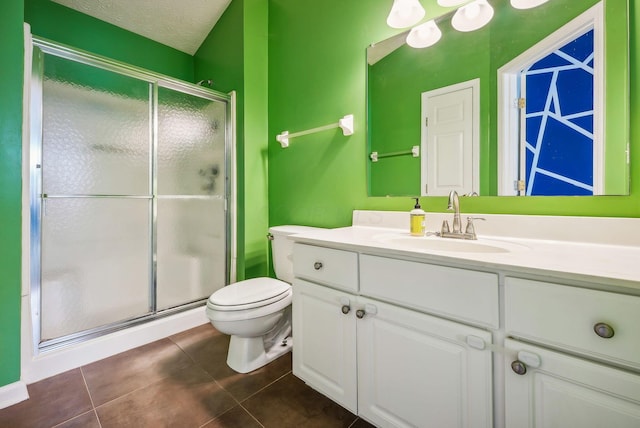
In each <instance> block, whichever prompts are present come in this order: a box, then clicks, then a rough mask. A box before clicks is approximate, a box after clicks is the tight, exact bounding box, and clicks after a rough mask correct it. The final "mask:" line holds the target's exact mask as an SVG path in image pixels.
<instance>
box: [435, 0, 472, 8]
mask: <svg viewBox="0 0 640 428" xmlns="http://www.w3.org/2000/svg"><path fill="white" fill-rule="evenodd" d="M467 1H468V0H438V5H439V6H442V7H453V6H459V5H461V4H462V3H465V2H467Z"/></svg>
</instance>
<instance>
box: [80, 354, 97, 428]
mask: <svg viewBox="0 0 640 428" xmlns="http://www.w3.org/2000/svg"><path fill="white" fill-rule="evenodd" d="M80 374H81V375H82V381H83V382H84V387H85V388H87V394H89V401H91V409H92V410H93V414H94V415H95V416H96V420H97V421H98V426H99V427H100V428H102V423H101V422H100V417H99V416H98V410H96V404H95V403H94V402H93V396H92V395H91V390H90V389H89V384H88V383H87V378H86V377H85V376H84V370H83V367H82V366H80Z"/></svg>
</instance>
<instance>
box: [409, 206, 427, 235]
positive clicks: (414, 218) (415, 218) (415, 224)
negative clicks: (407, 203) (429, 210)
mask: <svg viewBox="0 0 640 428" xmlns="http://www.w3.org/2000/svg"><path fill="white" fill-rule="evenodd" d="M414 199H415V200H416V205H415V206H414V207H413V209H412V210H411V211H410V212H409V218H410V222H411V223H410V226H409V228H410V230H409V231H410V233H411V236H424V234H425V212H424V210H423V209H422V208H421V207H420V200H419V198H414Z"/></svg>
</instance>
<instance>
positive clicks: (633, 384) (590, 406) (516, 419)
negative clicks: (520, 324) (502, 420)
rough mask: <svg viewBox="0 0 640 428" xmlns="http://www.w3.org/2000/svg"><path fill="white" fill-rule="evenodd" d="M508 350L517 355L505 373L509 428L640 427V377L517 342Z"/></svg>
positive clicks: (506, 414) (507, 422) (509, 343)
mask: <svg viewBox="0 0 640 428" xmlns="http://www.w3.org/2000/svg"><path fill="white" fill-rule="evenodd" d="M505 346H506V347H507V349H509V351H511V352H510V353H512V354H513V355H514V358H512V359H507V360H506V367H505V370H506V373H505V396H506V409H505V416H506V426H507V427H509V428H534V427H535V428H556V427H557V428H562V427H580V428H609V427H615V428H638V427H640V375H638V374H634V373H631V372H628V371H623V370H618V369H615V368H612V367H608V366H605V365H602V364H597V363H594V362H590V361H587V360H583V359H581V358H578V357H574V356H569V355H565V354H562V353H559V352H555V351H550V350H547V349H544V348H540V347H536V346H531V345H526V344H523V343H521V342H518V341H515V340H511V339H507V340H506V341H505ZM522 351H524V352H525V354H523V353H522ZM518 353H520V354H519V357H515V355H516V354H518ZM518 358H519V359H518ZM514 361H516V363H515V369H514V368H513V367H512V366H513V365H514V364H512V363H513V362H514ZM535 366H537V367H535ZM523 368H524V369H525V370H526V371H524V372H523ZM516 371H518V372H519V373H520V374H518V373H516Z"/></svg>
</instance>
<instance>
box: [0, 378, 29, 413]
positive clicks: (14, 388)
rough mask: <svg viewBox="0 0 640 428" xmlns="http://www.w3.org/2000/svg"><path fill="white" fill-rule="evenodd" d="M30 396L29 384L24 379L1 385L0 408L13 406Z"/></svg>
mask: <svg viewBox="0 0 640 428" xmlns="http://www.w3.org/2000/svg"><path fill="white" fill-rule="evenodd" d="M28 398H29V392H27V384H26V383H24V382H23V381H18V382H14V383H10V384H9V385H5V386H2V387H0V409H4V408H5V407H9V406H13V405H14V404H18V403H19V402H21V401H24V400H27V399H28Z"/></svg>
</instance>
